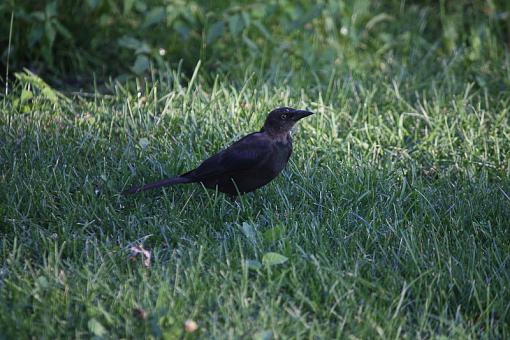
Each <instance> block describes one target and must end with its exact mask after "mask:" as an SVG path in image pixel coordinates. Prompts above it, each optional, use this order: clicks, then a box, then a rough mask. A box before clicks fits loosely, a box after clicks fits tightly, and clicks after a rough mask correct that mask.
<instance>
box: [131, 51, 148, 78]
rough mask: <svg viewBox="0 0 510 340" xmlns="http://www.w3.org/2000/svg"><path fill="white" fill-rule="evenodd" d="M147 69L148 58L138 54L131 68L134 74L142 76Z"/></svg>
mask: <svg viewBox="0 0 510 340" xmlns="http://www.w3.org/2000/svg"><path fill="white" fill-rule="evenodd" d="M148 68H149V58H147V56H146V55H143V54H140V55H139V56H138V57H136V60H135V63H134V64H133V67H132V68H131V69H132V70H133V72H134V73H136V74H142V73H144V72H145V71H146V70H147V69H148Z"/></svg>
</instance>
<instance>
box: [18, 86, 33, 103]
mask: <svg viewBox="0 0 510 340" xmlns="http://www.w3.org/2000/svg"><path fill="white" fill-rule="evenodd" d="M33 96H34V94H33V93H32V91H29V90H25V89H23V90H21V102H22V103H24V102H26V101H27V100H30V99H32V97H33Z"/></svg>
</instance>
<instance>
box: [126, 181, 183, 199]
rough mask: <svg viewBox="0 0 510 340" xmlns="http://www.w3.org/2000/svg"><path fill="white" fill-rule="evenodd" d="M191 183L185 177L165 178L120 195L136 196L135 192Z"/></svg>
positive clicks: (133, 188)
mask: <svg viewBox="0 0 510 340" xmlns="http://www.w3.org/2000/svg"><path fill="white" fill-rule="evenodd" d="M191 182H193V181H192V180H191V179H189V178H186V177H181V176H177V177H172V178H166V179H163V180H161V181H158V182H154V183H150V184H145V185H143V186H140V187H132V188H131V189H128V190H124V191H123V192H122V195H131V194H136V193H137V192H140V191H147V190H151V189H156V188H161V187H166V186H169V185H174V184H184V183H191Z"/></svg>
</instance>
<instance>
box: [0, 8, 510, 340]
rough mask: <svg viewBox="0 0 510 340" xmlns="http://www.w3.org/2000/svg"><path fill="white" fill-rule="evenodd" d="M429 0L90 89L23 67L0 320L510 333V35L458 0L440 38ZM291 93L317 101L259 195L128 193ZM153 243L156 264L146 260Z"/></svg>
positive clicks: (8, 156)
mask: <svg viewBox="0 0 510 340" xmlns="http://www.w3.org/2000/svg"><path fill="white" fill-rule="evenodd" d="M387 3H391V4H393V5H394V6H397V5H399V4H398V3H397V2H391V1H390V2H387ZM328 4H329V3H328ZM349 4H350V5H352V4H351V3H349ZM329 5H331V6H333V5H334V4H329ZM350 5H349V6H350ZM289 6H290V5H289ZM349 6H347V7H345V8H342V9H341V10H339V13H340V12H341V13H343V12H342V11H350V10H351V7H352V6H351V7H349ZM443 6H444V3H443ZM387 7H388V6H386V7H385V6H382V5H380V6H379V5H378V6H377V10H378V11H379V10H381V11H382V10H388V11H389V9H388V8H387ZM390 7H391V6H390ZM408 7H409V8H410V9H408ZM408 7H406V9H405V10H404V9H403V8H404V7H402V8H401V10H400V13H399V12H398V11H397V10H395V9H393V10H394V11H395V13H393V12H390V14H391V15H392V17H391V18H386V17H384V16H382V17H376V14H377V13H379V12H376V11H375V10H374V9H370V7H367V8H365V9H364V12H363V13H364V16H362V17H363V20H362V21H360V20H361V19H360V20H358V21H356V20H355V17H351V16H349V18H350V19H349V20H352V22H350V21H348V22H347V24H346V25H347V26H348V27H349V31H348V32H349V34H348V35H347V36H345V37H343V36H335V35H334V34H333V33H331V32H337V31H338V30H336V28H339V27H340V26H341V25H340V23H337V22H336V21H334V20H337V19H335V18H333V17H332V18H330V19H331V20H333V23H335V25H337V24H338V27H336V28H334V27H333V28H332V27H331V22H329V24H328V20H329V19H328V15H330V14H328V13H330V12H327V11H325V12H324V13H322V14H321V15H322V17H320V18H318V19H316V20H315V21H313V22H312V26H313V27H319V28H320V27H326V28H327V27H329V29H331V30H332V31H331V32H329V33H328V32H322V33H321V32H319V31H316V32H315V31H314V32H315V33H313V32H312V33H310V32H308V33H307V34H306V36H307V37H308V38H310V39H311V41H312V42H311V44H310V45H307V48H310V55H309V56H308V54H307V52H306V50H300V51H299V52H295V55H294V57H295V58H294V59H292V60H291V61H289V63H287V61H288V60H287V59H286V56H287V55H284V57H281V58H278V57H277V54H278V53H279V52H278V51H276V52H274V53H275V54H274V55H272V56H271V57H270V58H268V59H265V60H263V61H260V60H254V59H257V57H260V55H254V56H252V57H247V56H244V55H243V54H239V55H237V56H236V57H235V58H238V59H239V62H238V60H237V59H231V60H228V59H222V58H219V57H218V60H217V61H218V62H219V61H221V62H222V64H221V67H220V68H221V69H224V70H228V69H230V70H231V72H219V73H215V72H214V68H211V66H210V65H212V64H214V60H211V59H209V60H208V61H207V62H204V63H203V64H202V68H198V67H197V68H196V72H195V73H194V75H193V76H191V74H193V71H191V72H187V71H186V70H184V73H185V74H182V73H181V72H180V71H179V69H180V68H177V67H176V68H172V67H170V66H165V67H157V66H154V68H153V69H152V70H151V75H150V77H149V79H150V80H146V81H142V80H138V81H131V82H128V83H125V84H120V83H115V82H114V83H111V84H106V86H105V88H106V89H107V90H106V91H95V92H91V93H80V94H78V95H77V94H75V93H72V92H71V91H63V92H62V93H58V92H56V91H55V90H54V89H52V88H51V87H49V86H48V85H46V84H45V83H44V82H43V81H42V80H41V79H40V78H38V77H37V76H35V75H34V74H31V73H29V72H27V73H18V75H17V79H16V81H15V82H11V83H10V84H11V90H10V92H9V93H8V94H7V95H2V97H0V234H1V237H0V330H1V331H0V338H30V337H35V338H89V337H94V336H97V337H102V338H149V337H154V338H161V337H162V338H167V339H173V338H258V339H269V338H289V337H292V338H334V337H337V338H353V339H354V338H360V339H365V338H374V337H379V338H401V337H405V338H410V339H414V338H441V337H448V338H458V339H465V338H508V337H510V321H509V320H510V290H509V289H510V288H509V285H510V274H509V273H510V268H509V266H510V229H509V222H508V221H510V180H509V179H508V176H509V174H510V119H509V110H510V95H509V89H510V63H509V60H510V59H509V58H508V57H509V55H508V52H507V51H506V49H505V46H504V43H505V42H504V41H501V40H500V38H501V35H500V33H498V30H497V29H495V28H494V27H495V26H494V25H492V24H491V25H484V23H483V21H478V19H476V18H472V17H465V16H458V15H457V14H458V13H449V12H448V11H446V14H445V13H442V14H441V16H440V19H438V20H439V21H440V22H441V23H442V24H443V25H444V27H442V28H440V29H438V30H439V31H440V34H435V33H434V30H433V29H432V30H431V28H430V27H428V26H427V25H430V23H429V21H428V19H427V18H431V20H434V15H433V14H431V13H432V12H430V11H429V9H430V8H428V7H420V6H414V5H413V6H408ZM396 8H397V9H398V8H400V7H399V6H397V7H396ZM443 9H444V8H443ZM358 10H360V9H358ZM371 10H372V12H371ZM353 11H354V9H353ZM360 11H361V10H360ZM341 13H340V14H341ZM340 14H339V15H340ZM303 15H304V14H303ZM342 15H343V14H342ZM359 17H361V16H359ZM374 18H376V19H377V18H378V20H379V19H381V18H382V19H384V20H382V23H381V22H379V21H376V22H375V24H377V23H378V22H379V23H380V24H381V25H382V26H381V27H378V28H377V29H373V30H370V29H368V28H367V27H373V26H372V25H374V22H373V21H372V24H371V25H368V24H366V22H367V21H368V22H370V19H374ZM273 19H276V18H273ZM273 19H272V20H273ZM436 19H437V18H436ZM450 19H451V20H450ZM374 20H375V19H374ZM455 20H457V21H455ZM470 20H472V21H470ZM360 22H361V24H360ZM415 23H418V24H417V25H415ZM365 24H366V25H367V26H364V25H365ZM328 25H329V26H328ZM342 25H343V23H342ZM349 25H350V26H349ZM448 25H451V27H447V26H448ZM363 27H365V28H363ZM405 27H407V28H410V30H405V29H404V28H405ZM422 28H423V29H422ZM274 32H275V31H270V32H269V33H270V34H273V33H274ZM278 32H279V31H278ZM278 32H277V33H278ZM452 32H453V33H452ZM337 33H338V32H337ZM279 34H280V35H276V36H275V37H278V39H276V38H275V41H278V42H279V41H280V39H279V38H280V37H283V36H284V34H283V33H281V32H280V33H279ZM296 34H297V33H296ZM314 34H315V35H314ZM448 34H449V35H448ZM227 38H228V37H226V38H225V39H227ZM222 39H223V38H222ZM220 40H221V39H220ZM288 40H289V41H288V43H289V44H291V46H293V47H296V46H298V45H299V44H301V43H300V40H299V39H298V38H296V37H288ZM221 41H223V40H221ZM225 41H226V42H227V43H228V41H229V40H228V39H227V40H225ZM355 42H357V43H356V44H355ZM227 43H225V44H226V45H221V46H219V47H218V46H216V47H215V48H218V49H220V50H222V52H223V53H225V55H228V53H235V52H233V51H232V46H234V45H232V46H228V44H227ZM284 43H285V42H284V41H282V46H283V45H285V44H284ZM337 43H338V44H337ZM282 49H284V47H282ZM332 51H333V52H334V53H333V52H332ZM75 52H76V51H74V52H73V53H75ZM266 52H267V51H266ZM330 52H332V53H330ZM337 52H338V58H337V59H335V58H336V57H335V58H333V59H334V60H335V62H329V61H328V58H329V57H328V58H326V57H327V56H326V57H324V59H321V57H322V56H325V55H326V54H327V55H328V56H330V57H331V56H335V55H336V54H335V53H337ZM300 54H303V56H304V55H306V56H307V57H310V58H311V59H310V60H304V59H303V60H301V58H300V57H299V55H300ZM296 55H298V56H296ZM210 58H213V59H214V56H212V57H210ZM314 58H317V59H314ZM305 59H306V58H305ZM289 60H290V59H289ZM320 60H322V61H321V62H319V61H320ZM112 62H114V61H112ZM189 62H190V61H189V60H188V61H187V63H189ZM266 64H267V65H266ZM268 65H269V66H268ZM98 86H99V87H101V88H103V85H102V84H98ZM284 105H289V106H294V107H298V108H308V109H311V110H313V111H315V112H316V113H317V114H316V115H314V116H311V117H309V118H307V119H305V120H303V121H301V122H300V123H299V125H298V126H297V127H296V129H295V133H294V143H295V144H294V154H293V155H292V157H291V162H290V163H289V165H288V167H287V169H286V170H285V171H284V173H283V174H282V175H281V176H279V177H278V178H277V179H276V180H274V181H273V182H272V183H270V184H269V185H267V186H265V187H264V188H262V189H260V190H258V191H256V192H255V193H252V194H248V195H246V196H243V197H242V198H240V199H239V200H237V201H235V202H234V201H232V200H230V199H229V198H228V197H226V196H224V195H222V194H219V193H215V192H213V191H208V190H206V189H204V188H202V187H200V186H199V185H183V186H176V187H171V188H165V189H163V190H158V191H153V192H147V193H143V194H139V195H135V196H129V197H122V196H120V195H119V192H121V191H122V190H123V189H125V188H127V187H129V186H131V185H135V184H141V183H146V182H149V181H153V180H157V179H161V178H163V177H165V176H172V175H175V174H178V173H181V172H184V171H187V170H189V169H191V168H193V167H194V166H196V165H197V164H199V162H200V161H201V160H202V159H204V158H205V157H207V156H208V155H211V154H213V153H214V152H216V151H218V150H220V149H221V148H223V147H225V146H226V145H228V144H229V143H231V142H232V141H234V140H236V139H238V138H239V137H241V136H243V135H245V134H247V133H248V132H252V131H254V130H257V129H259V128H260V127H261V125H262V123H263V120H264V118H265V115H266V114H267V112H268V111H270V110H271V109H273V108H275V107H278V106H284ZM137 244H142V245H143V246H144V248H145V249H147V250H149V251H150V252H151V254H152V258H151V265H150V267H146V266H145V265H144V263H143V261H142V259H141V258H140V257H138V258H136V259H135V260H130V259H129V257H130V251H129V249H130V246H132V245H137ZM271 253H277V254H280V255H281V256H283V257H285V258H286V259H287V260H286V261H280V262H282V263H279V264H276V263H271V261H270V256H271V255H270V254H271ZM268 254H269V255H268ZM273 256H275V255H273ZM280 259H281V258H280ZM276 260H278V258H277V259H276ZM275 262H278V261H275ZM141 310H143V311H145V315H144V317H141V316H140V314H144V313H142V312H141ZM189 319H191V320H195V321H196V322H197V324H198V326H199V328H198V330H197V331H196V332H194V333H186V331H185V330H184V327H183V325H184V323H185V321H186V320H189Z"/></svg>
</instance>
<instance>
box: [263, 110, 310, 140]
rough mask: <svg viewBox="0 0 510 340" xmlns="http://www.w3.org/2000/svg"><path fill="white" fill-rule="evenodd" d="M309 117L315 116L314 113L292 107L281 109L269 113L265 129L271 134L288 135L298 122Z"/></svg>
mask: <svg viewBox="0 0 510 340" xmlns="http://www.w3.org/2000/svg"><path fill="white" fill-rule="evenodd" d="M309 115H313V112H310V111H305V110H296V109H293V108H290V107H279V108H277V109H274V110H273V111H271V112H269V115H268V116H267V118H266V122H265V123H264V128H263V129H264V131H268V132H270V133H275V134H282V133H285V134H286V133H288V132H289V131H290V130H291V129H292V127H293V126H294V124H296V122H297V121H298V120H300V119H301V118H304V117H307V116H309Z"/></svg>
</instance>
